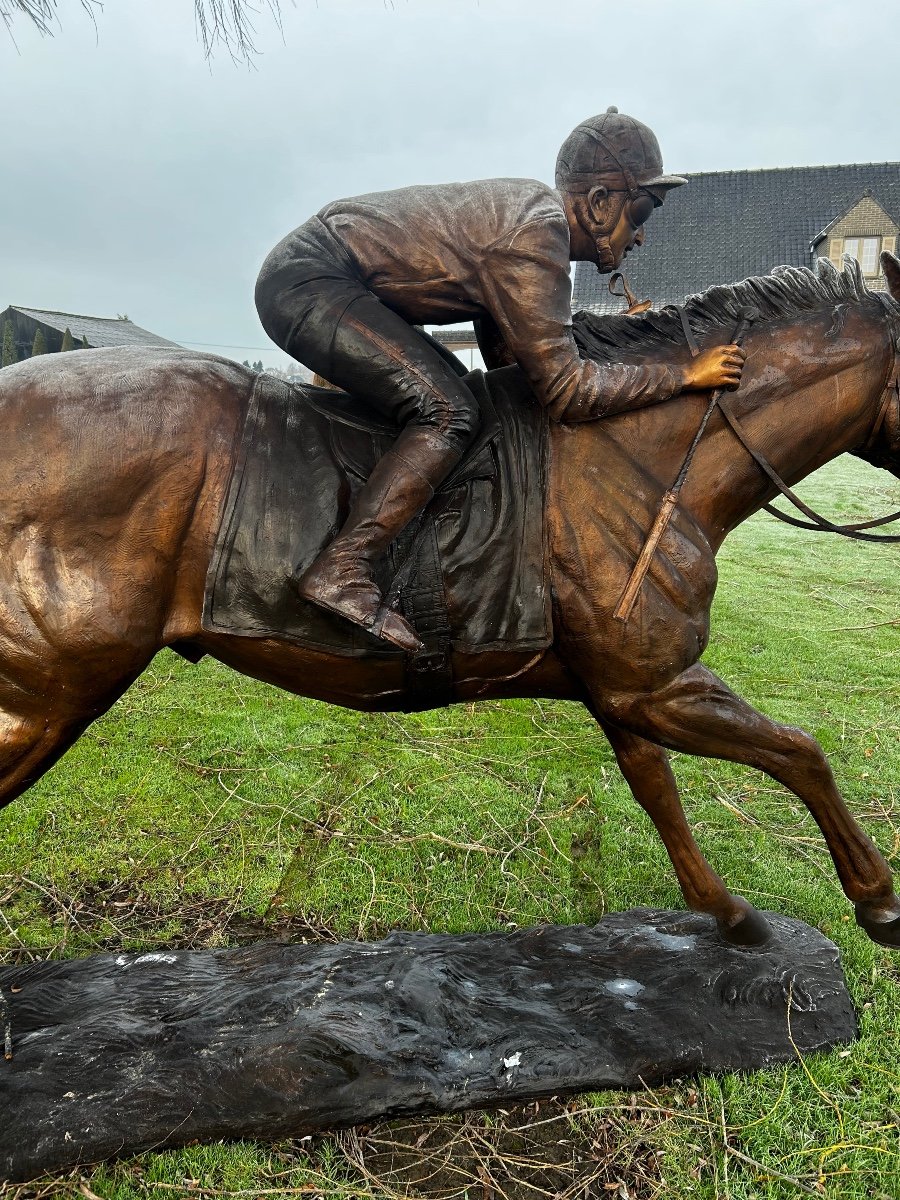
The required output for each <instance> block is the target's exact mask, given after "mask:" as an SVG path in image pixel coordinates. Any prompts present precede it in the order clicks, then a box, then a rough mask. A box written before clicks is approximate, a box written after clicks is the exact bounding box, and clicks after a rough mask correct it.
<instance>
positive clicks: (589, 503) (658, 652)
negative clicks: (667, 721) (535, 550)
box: [548, 397, 716, 688]
mask: <svg viewBox="0 0 900 1200" xmlns="http://www.w3.org/2000/svg"><path fill="white" fill-rule="evenodd" d="M704 407H705V400H704V399H703V398H701V397H682V398H680V399H679V400H676V401H673V402H671V403H670V404H665V405H659V406H656V407H653V408H647V409H643V410H640V411H637V412H633V413H629V414H626V415H623V416H620V417H614V418H607V419H606V420H603V421H597V422H593V423H590V424H585V425H577V426H571V427H567V426H561V425H557V426H552V427H551V429H552V436H551V454H550V462H551V470H550V489H549V497H548V529H549V537H550V556H551V570H552V581H553V591H554V598H555V606H554V615H555V621H556V628H557V633H558V640H559V643H560V649H561V652H562V653H563V656H564V657H565V658H566V659H572V658H573V657H574V658H576V659H578V660H580V661H582V662H584V661H585V656H588V657H589V658H590V660H591V664H592V665H591V668H590V670H591V671H592V672H596V670H598V669H600V670H602V672H603V673H604V675H605V674H607V673H608V674H609V676H610V680H611V682H612V683H613V684H614V686H616V687H623V688H632V687H634V688H640V687H642V686H645V685H646V683H648V682H649V681H651V680H652V681H653V684H654V686H656V685H657V683H658V682H659V681H665V678H666V677H667V676H668V677H669V678H674V677H675V676H676V675H678V674H679V673H680V672H681V671H682V670H684V669H685V667H687V666H689V665H690V664H691V663H693V662H695V661H696V659H697V658H698V657H699V656H700V654H701V653H702V652H703V649H704V648H705V646H706V641H707V637H708V633H709V608H710V605H711V603H712V597H713V593H714V591H715V585H716V566H715V556H714V552H713V550H712V548H711V547H710V544H709V541H708V538H707V535H706V531H705V530H704V529H703V527H702V526H701V525H700V524H699V523H698V522H697V521H696V520H695V519H694V518H693V516H692V515H691V513H690V512H689V511H688V510H686V509H684V508H681V507H679V508H678V509H676V511H675V513H674V514H673V517H672V520H671V522H670V525H669V527H668V529H667V530H666V532H665V534H664V535H663V537H662V539H661V541H660V544H659V547H658V548H657V551H656V554H655V555H654V557H653V560H652V563H651V566H650V570H649V572H648V574H647V577H646V579H645V581H644V584H643V587H642V588H641V592H640V595H639V597H638V600H637V603H636V605H635V607H634V610H633V612H632V614H631V616H630V617H629V619H628V620H627V621H624V622H623V621H620V620H618V619H616V618H615V617H614V615H613V613H614V610H615V608H616V606H617V604H618V602H619V599H620V597H621V595H622V593H623V591H624V590H625V587H626V584H627V582H628V579H629V576H630V575H631V572H632V569H633V567H634V565H635V563H636V561H637V558H638V556H639V554H640V552H641V548H642V546H643V544H644V541H645V538H646V536H647V533H648V532H649V530H650V528H651V526H652V525H653V522H654V519H655V517H656V514H657V512H658V511H659V506H660V503H661V501H662V498H663V495H664V493H665V491H666V489H667V488H669V487H670V486H671V485H672V483H673V482H674V480H675V477H676V475H677V473H678V469H679V466H680V464H681V461H682V459H683V457H684V454H685V452H686V450H687V447H688V445H689V442H690V436H691V435H692V433H693V429H694V428H696V425H697V424H699V421H700V419H701V416H702V412H703V408H704ZM686 409H689V415H686ZM695 415H696V420H695V419H694V417H695Z"/></svg>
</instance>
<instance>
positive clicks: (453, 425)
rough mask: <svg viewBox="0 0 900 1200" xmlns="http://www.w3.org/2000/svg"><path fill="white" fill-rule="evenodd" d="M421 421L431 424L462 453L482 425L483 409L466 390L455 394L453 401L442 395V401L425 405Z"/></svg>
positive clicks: (421, 412) (420, 417)
mask: <svg viewBox="0 0 900 1200" xmlns="http://www.w3.org/2000/svg"><path fill="white" fill-rule="evenodd" d="M462 390H463V389H462V388H461V389H460V391H462ZM419 422H420V423H421V424H423V425H428V426H430V427H431V428H432V429H433V430H434V431H435V432H436V433H438V434H440V436H441V437H442V438H444V439H445V440H446V441H447V442H449V443H450V444H451V445H452V446H453V447H455V448H456V449H457V450H459V452H460V453H462V452H463V451H464V450H465V449H466V448H467V447H468V446H469V445H470V444H471V442H472V441H473V440H474V438H475V435H476V433H477V432H478V430H479V428H480V427H481V410H480V409H479V407H478V401H477V400H476V399H475V397H474V396H472V395H471V394H469V393H468V392H466V394H465V395H456V396H454V397H453V399H452V401H451V400H450V399H449V398H445V397H441V401H440V402H437V403H432V404H429V405H427V406H424V408H423V410H422V411H420V414H419Z"/></svg>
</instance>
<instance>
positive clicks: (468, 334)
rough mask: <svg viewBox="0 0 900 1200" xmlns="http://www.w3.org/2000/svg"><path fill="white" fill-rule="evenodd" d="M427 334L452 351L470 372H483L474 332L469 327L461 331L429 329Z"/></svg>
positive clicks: (482, 362) (481, 359)
mask: <svg viewBox="0 0 900 1200" xmlns="http://www.w3.org/2000/svg"><path fill="white" fill-rule="evenodd" d="M429 333H430V334H431V336H432V337H433V338H434V340H435V341H436V342H440V343H441V345H442V346H446V348H447V349H448V350H452V351H453V353H454V354H455V355H456V357H457V358H458V359H459V360H460V361H461V362H462V363H463V364H464V365H465V366H466V367H468V369H469V370H470V371H483V370H484V359H483V358H482V357H481V351H480V350H479V349H478V340H477V339H476V337H475V330H474V328H473V327H472V326H471V325H466V326H464V327H463V328H462V329H441V328H438V329H431V330H429Z"/></svg>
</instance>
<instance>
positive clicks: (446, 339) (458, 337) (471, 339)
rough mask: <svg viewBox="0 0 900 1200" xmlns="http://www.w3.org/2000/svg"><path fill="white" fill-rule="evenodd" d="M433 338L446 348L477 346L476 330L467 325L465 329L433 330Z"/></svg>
mask: <svg viewBox="0 0 900 1200" xmlns="http://www.w3.org/2000/svg"><path fill="white" fill-rule="evenodd" d="M431 336H432V337H433V338H434V339H435V341H437V342H441V343H442V344H443V345H444V346H472V345H477V342H476V340H475V330H474V328H473V326H471V325H467V326H466V327H465V328H464V329H432V330H431Z"/></svg>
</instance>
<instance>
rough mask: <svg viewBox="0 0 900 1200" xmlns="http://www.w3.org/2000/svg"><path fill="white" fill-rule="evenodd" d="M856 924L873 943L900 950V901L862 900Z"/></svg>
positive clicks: (857, 910) (891, 899) (858, 906)
mask: <svg viewBox="0 0 900 1200" xmlns="http://www.w3.org/2000/svg"><path fill="white" fill-rule="evenodd" d="M856 923H857V925H858V926H859V927H860V929H864V930H865V931H866V933H867V934H868V935H869V937H870V938H871V939H872V941H873V942H877V943H878V944H879V946H888V947H889V948H890V949H892V950H900V900H898V899H897V897H896V896H890V897H889V898H888V899H887V900H861V901H860V902H859V904H857V905H856Z"/></svg>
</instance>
